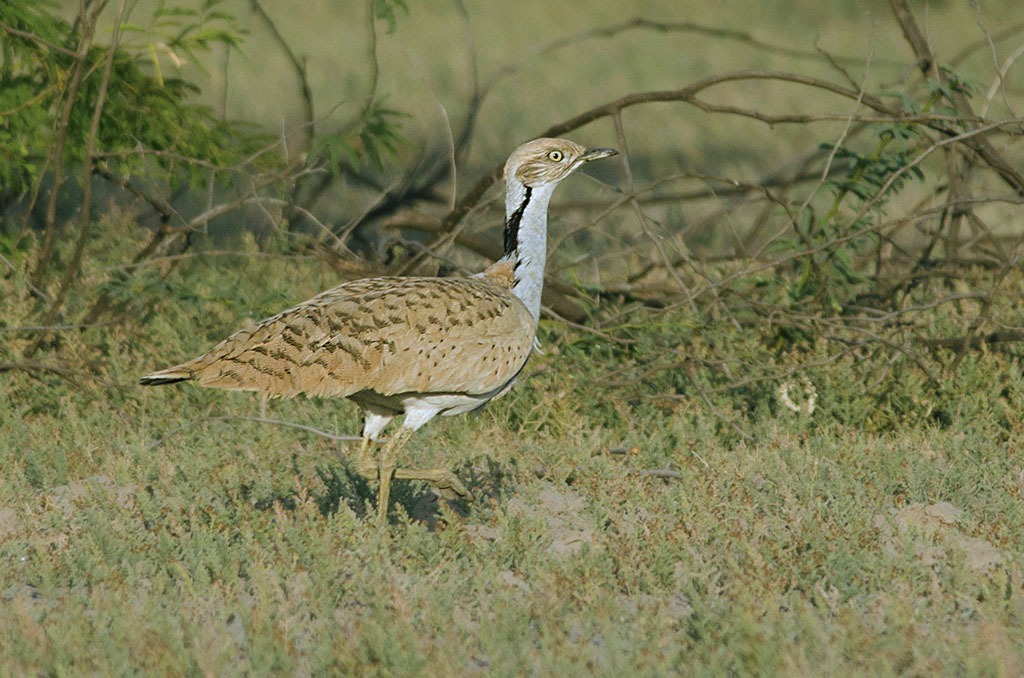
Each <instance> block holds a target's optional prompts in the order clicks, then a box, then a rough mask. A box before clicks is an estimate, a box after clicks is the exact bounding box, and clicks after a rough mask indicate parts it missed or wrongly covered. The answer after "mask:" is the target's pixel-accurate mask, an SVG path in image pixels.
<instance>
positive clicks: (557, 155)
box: [548, 151, 565, 162]
mask: <svg viewBox="0 0 1024 678" xmlns="http://www.w3.org/2000/svg"><path fill="white" fill-rule="evenodd" d="M564 157H565V155H564V154H563V153H562V152H561V151H550V152H549V153H548V160H551V161H552V162H562V158H564Z"/></svg>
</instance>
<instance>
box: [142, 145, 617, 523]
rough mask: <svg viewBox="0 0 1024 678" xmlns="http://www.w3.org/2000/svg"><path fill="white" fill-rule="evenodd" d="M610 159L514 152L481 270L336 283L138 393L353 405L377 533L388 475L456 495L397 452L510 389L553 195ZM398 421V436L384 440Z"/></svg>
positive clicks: (522, 361)
mask: <svg viewBox="0 0 1024 678" xmlns="http://www.w3.org/2000/svg"><path fill="white" fill-rule="evenodd" d="M617 152H618V151H616V150H615V149H612V148H590V149H587V148H585V147H584V146H581V145H579V144H576V143H574V142H572V141H569V140H567V139H552V138H541V139H534V140H532V141H528V142H526V143H524V144H522V145H521V146H519V147H518V148H516V149H515V151H513V152H512V154H511V155H510V156H509V158H508V161H507V162H506V163H505V165H504V180H505V215H506V216H505V227H504V238H503V244H504V255H503V256H502V257H501V258H500V259H499V260H498V261H496V262H495V263H493V264H492V265H490V266H489V267H488V268H486V269H485V270H484V271H483V272H481V273H478V274H476V275H474V276H469V277H447V278H438V277H394V276H389V277H377V278H366V279H361V280H353V281H349V282H343V283H341V284H339V285H337V286H336V287H333V288H331V289H328V290H326V291H324V292H321V293H320V294H317V295H316V296H314V297H313V298H311V299H309V300H307V301H304V302H302V303H300V304H297V305H296V306H293V307H292V308H289V309H287V310H285V311H282V312H280V313H278V314H277V315H274V316H271V317H269V318H266V319H264V320H262V321H260V322H258V323H255V324H254V325H251V326H249V327H246V328H244V329H241V330H238V331H237V332H235V333H234V334H232V335H231V336H229V337H228V338H226V339H224V340H223V341H221V342H220V343H219V344H217V345H216V346H214V347H213V348H212V349H211V350H210V351H209V352H207V353H206V354H204V355H201V356H199V357H198V358H194V359H192V360H189V361H187V362H184V363H181V364H179V365H175V366H173V367H169V368H167V369H163V370H160V371H157V372H153V373H152V374H148V375H146V376H144V377H141V378H140V379H139V383H140V384H141V385H143V386H155V385H162V384H171V383H175V382H183V381H195V382H198V383H199V385H200V386H204V387H212V388H221V389H231V390H242V391H255V392H257V393H259V394H260V395H261V396H262V397H263V398H264V399H266V398H278V397H291V396H298V395H305V396H310V397H315V396H323V397H345V398H348V399H350V400H352V401H354V402H355V403H356V404H357V405H358V406H359V407H360V408H361V409H362V410H363V414H364V420H363V430H362V440H361V443H360V446H359V451H358V454H357V457H356V460H355V463H354V467H355V470H356V471H357V472H358V473H359V474H360V475H362V476H363V477H365V478H367V479H369V480H371V481H374V480H376V481H378V483H379V485H378V491H377V516H378V521H379V523H380V524H386V522H387V515H388V510H389V500H390V488H391V481H392V478H398V479H408V480H423V481H427V482H429V483H431V484H433V485H434V486H435V488H437V489H438V490H439V491H440V492H443V493H446V494H447V495H448V496H451V495H456V496H459V497H468V496H469V492H468V491H467V489H466V487H465V485H463V484H462V482H461V481H460V480H459V478H458V477H457V476H456V475H455V474H454V473H453V472H452V471H450V470H448V469H443V468H434V469H414V468H399V467H398V464H397V459H398V454H399V452H400V451H401V450H402V448H403V447H404V446H405V445H406V443H407V442H408V440H409V438H410V437H411V436H412V434H413V433H414V432H415V431H416V430H417V429H419V428H420V427H421V426H423V425H424V424H426V423H427V422H429V421H430V420H431V419H433V418H434V417H436V416H438V415H446V416H450V415H457V414H462V413H466V412H472V411H476V410H480V409H481V408H483V407H484V406H485V405H486V404H487V403H488V402H489V401H491V400H493V399H495V398H499V397H501V396H502V395H504V394H505V393H506V392H508V390H509V389H510V388H511V387H512V385H513V383H514V382H515V381H516V377H517V376H518V375H519V373H520V372H521V371H522V369H523V367H524V366H525V365H526V363H527V361H528V359H529V357H530V355H531V353H532V352H533V350H534V346H535V342H536V331H537V324H538V320H539V318H540V308H541V291H542V288H543V284H544V265H545V259H546V253H547V212H548V202H549V201H550V199H551V195H552V193H553V191H554V189H555V187H556V186H557V185H558V183H559V182H561V181H562V180H563V179H565V178H566V177H568V176H569V175H571V174H572V173H573V172H575V171H576V170H578V169H579V168H580V167H582V166H583V165H584V164H586V163H588V162H591V161H593V160H597V159H600V158H606V157H609V156H612V155H615V154H617ZM399 415H402V417H403V418H402V421H401V425H400V427H399V429H398V431H397V432H396V433H394V434H392V435H391V436H390V437H389V438H388V439H387V440H384V441H382V440H381V434H382V433H383V431H384V429H385V427H386V426H387V425H388V424H389V423H390V422H391V421H392V420H393V419H394V418H395V417H398V416H399ZM375 444H380V450H379V454H378V456H377V459H376V460H374V457H373V448H374V445H375Z"/></svg>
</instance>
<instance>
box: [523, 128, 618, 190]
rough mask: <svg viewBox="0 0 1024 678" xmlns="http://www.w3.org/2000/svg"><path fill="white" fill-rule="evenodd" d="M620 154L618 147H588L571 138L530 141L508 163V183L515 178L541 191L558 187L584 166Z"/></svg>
mask: <svg viewBox="0 0 1024 678" xmlns="http://www.w3.org/2000/svg"><path fill="white" fill-rule="evenodd" d="M616 153H618V151H616V150H615V149H614V148H590V149H587V148H584V147H583V146H580V145H579V144H576V143H573V142H571V141H569V140H568V139H534V140H533V141H527V142H526V143H525V144H523V145H522V146H520V147H519V148H517V149H516V150H515V151H513V152H512V155H510V156H509V158H508V162H506V163H505V179H506V181H508V180H511V179H513V178H514V179H515V180H516V181H518V182H519V183H521V184H523V185H524V186H529V187H530V188H537V187H540V186H544V185H547V184H552V185H553V184H557V183H558V182H559V181H561V180H562V179H564V178H566V177H567V176H569V175H570V174H572V173H573V172H575V171H576V170H577V169H579V168H580V166H581V165H583V164H584V163H587V162H590V161H591V160H597V159H598V158H607V157H608V156H610V155H615V154H616Z"/></svg>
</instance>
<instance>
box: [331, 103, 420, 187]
mask: <svg viewBox="0 0 1024 678" xmlns="http://www.w3.org/2000/svg"><path fill="white" fill-rule="evenodd" d="M406 117H407V116H406V115H405V114H403V113H401V112H399V111H396V110H393V109H390V108H387V107H385V106H382V105H379V104H374V105H372V106H370V107H369V108H368V109H367V110H365V111H363V113H362V115H361V116H360V118H359V119H358V120H357V121H356V123H355V125H354V126H353V128H351V129H348V130H346V131H341V132H337V133H333V134H332V133H326V134H321V135H319V136H318V137H317V139H316V142H315V144H314V147H313V154H314V157H316V158H318V159H321V160H319V162H320V164H322V165H324V167H325V168H326V169H327V171H328V172H332V173H337V172H338V171H339V169H340V168H341V167H342V166H343V165H344V164H346V163H347V164H349V165H351V166H353V167H357V168H361V167H364V166H366V165H367V164H369V165H370V166H371V167H374V168H376V169H381V168H382V167H383V166H384V158H385V157H386V156H394V155H395V153H396V152H397V150H398V146H399V144H401V143H402V141H403V140H404V139H403V137H402V134H401V127H402V122H401V121H402V119H403V118H406Z"/></svg>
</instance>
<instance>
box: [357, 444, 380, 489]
mask: <svg viewBox="0 0 1024 678" xmlns="http://www.w3.org/2000/svg"><path fill="white" fill-rule="evenodd" d="M372 449H373V439H372V438H368V437H366V436H363V442H362V443H361V444H360V445H359V456H357V457H356V473H358V474H359V475H361V476H362V477H364V478H366V479H367V480H376V479H377V463H376V462H375V461H374V460H373V454H372V453H371V452H370V450H372Z"/></svg>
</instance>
